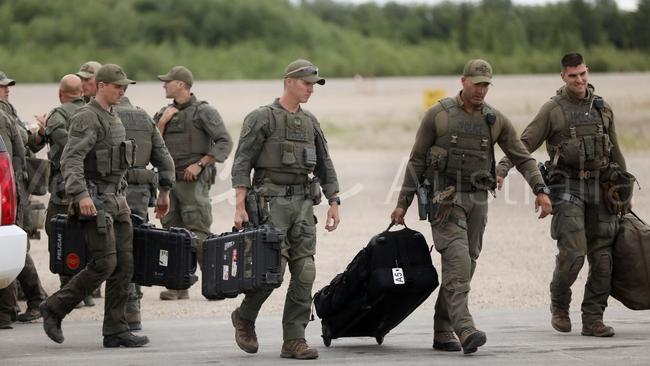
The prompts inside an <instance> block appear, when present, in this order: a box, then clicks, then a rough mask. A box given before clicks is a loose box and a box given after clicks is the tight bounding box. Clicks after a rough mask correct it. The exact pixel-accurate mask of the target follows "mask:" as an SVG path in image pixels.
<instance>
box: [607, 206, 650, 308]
mask: <svg viewBox="0 0 650 366" xmlns="http://www.w3.org/2000/svg"><path fill="white" fill-rule="evenodd" d="M619 223H620V226H619V229H618V233H617V235H616V240H615V241H614V248H613V251H612V257H613V261H614V263H613V268H612V288H611V294H612V297H614V298H615V299H616V300H618V301H620V302H622V303H623V305H625V306H627V307H628V308H630V309H632V310H646V309H650V226H648V224H646V223H645V222H644V221H643V220H641V219H640V218H639V217H638V216H637V215H636V214H634V213H632V214H627V215H625V216H623V218H621V219H620V221H619Z"/></svg>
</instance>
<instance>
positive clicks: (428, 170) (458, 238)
mask: <svg viewBox="0 0 650 366" xmlns="http://www.w3.org/2000/svg"><path fill="white" fill-rule="evenodd" d="M460 80H461V84H462V90H461V91H460V93H458V94H457V95H456V97H454V98H444V99H441V100H440V101H439V102H438V103H437V104H436V105H434V106H433V107H431V108H430V109H429V110H428V111H427V112H426V114H425V115H424V118H423V119H422V122H421V124H420V128H419V130H418V132H417V135H416V138H415V143H414V145H413V148H412V150H411V156H410V159H409V162H408V166H407V168H406V174H405V175H404V182H403V183H402V189H401V191H400V194H399V197H398V200H397V207H396V208H395V209H394V210H393V212H392V214H391V220H392V221H393V222H395V223H397V224H404V215H405V214H406V210H407V209H408V207H409V206H410V204H411V202H412V201H413V196H414V193H415V191H416V188H418V187H421V186H424V187H428V189H429V197H434V200H435V202H436V203H435V204H436V205H437V206H436V208H435V213H434V214H430V217H428V219H429V222H430V224H431V231H432V234H433V242H434V245H435V247H436V250H437V251H438V252H439V253H440V256H441V263H442V275H441V278H442V280H441V285H440V291H439V292H438V299H437V301H436V305H435V314H434V317H433V348H434V349H436V350H439V351H447V352H454V351H460V350H461V349H462V350H463V353H465V354H468V353H474V352H476V351H477V350H478V347H481V346H483V345H484V344H485V343H486V342H487V336H486V335H485V333H484V332H483V331H480V330H478V329H476V326H475V324H474V319H473V318H472V315H471V314H470V312H469V307H468V297H469V291H470V283H471V281H472V276H473V274H474V270H475V269H476V264H477V262H476V261H477V259H478V257H479V254H480V253H481V248H482V244H483V232H484V230H485V223H486V222H487V203H488V192H494V189H495V188H496V176H495V159H494V144H495V143H498V144H499V146H500V147H501V149H502V150H503V152H504V153H505V154H506V155H507V156H508V157H509V158H510V159H511V160H512V162H513V163H514V164H515V165H516V166H517V169H518V170H519V172H520V173H521V174H522V175H523V176H524V178H525V179H526V180H527V182H528V184H529V185H530V187H531V188H532V190H533V192H534V193H535V194H536V199H535V211H536V212H537V211H539V209H540V208H541V213H540V215H539V217H540V218H543V217H545V216H547V215H548V214H549V213H550V212H551V201H550V198H549V196H548V187H546V185H545V184H544V181H543V180H542V176H541V174H540V172H539V169H537V165H536V162H535V159H533V158H532V157H531V156H530V154H529V153H528V151H527V150H526V148H525V147H524V146H523V144H522V143H521V141H519V139H518V136H517V132H516V131H515V129H514V127H513V126H512V123H510V121H509V120H508V119H507V118H506V117H505V116H504V115H503V114H501V113H500V112H499V111H498V110H496V109H494V108H493V107H492V106H490V105H488V104H487V103H485V102H484V99H485V96H486V95H487V92H488V89H489V86H490V84H491V83H492V66H490V64H489V63H488V62H487V61H485V60H481V59H475V60H470V61H468V62H467V63H466V64H465V67H464V68H463V75H462V77H461V78H460ZM425 181H428V182H429V183H430V185H423V182H425ZM423 203H424V204H427V205H431V204H433V203H432V201H431V200H429V201H428V202H423ZM428 211H429V212H434V210H433V209H430V210H428ZM431 216H433V217H431Z"/></svg>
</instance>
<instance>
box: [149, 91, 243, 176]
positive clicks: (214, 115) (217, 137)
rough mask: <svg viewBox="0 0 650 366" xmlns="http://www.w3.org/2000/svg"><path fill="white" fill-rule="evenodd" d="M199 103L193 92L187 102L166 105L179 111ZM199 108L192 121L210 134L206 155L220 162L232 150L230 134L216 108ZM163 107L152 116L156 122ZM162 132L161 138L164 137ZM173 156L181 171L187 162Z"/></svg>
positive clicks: (161, 113)
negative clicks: (209, 143)
mask: <svg viewBox="0 0 650 366" xmlns="http://www.w3.org/2000/svg"><path fill="white" fill-rule="evenodd" d="M197 103H200V102H199V100H198V99H197V98H196V96H195V95H194V94H192V98H191V99H190V100H189V101H188V102H187V103H183V104H178V103H176V101H174V102H173V103H172V104H169V105H168V106H174V107H176V108H177V109H178V110H179V111H182V110H183V109H185V108H188V107H190V106H192V105H194V104H197ZM199 108H200V110H199V111H198V113H197V117H198V118H196V119H195V120H194V121H192V123H196V124H198V126H197V127H198V128H200V129H201V130H203V131H204V132H205V133H206V134H208V135H209V136H210V139H211V140H212V144H211V146H210V149H209V150H208V151H207V153H206V155H210V156H212V157H213V158H214V159H215V160H216V161H218V162H220V163H222V162H224V161H225V160H226V159H227V158H228V154H230V152H231V151H232V144H233V143H232V138H231V137H230V134H229V133H228V131H227V130H226V126H225V124H224V123H223V120H222V119H221V116H220V115H219V112H217V110H216V109H215V108H214V107H212V106H210V105H207V104H205V105H204V106H202V107H199ZM165 109H167V107H163V108H162V109H161V110H160V111H158V113H156V114H155V115H154V117H153V119H154V121H155V122H156V124H157V123H158V121H160V117H162V115H163V112H165ZM164 136H165V135H164V134H163V138H164ZM172 157H173V158H174V164H176V170H177V171H180V172H182V171H183V170H184V169H185V168H186V167H187V166H189V164H181V163H179V162H178V161H177V160H176V157H175V156H173V155H172Z"/></svg>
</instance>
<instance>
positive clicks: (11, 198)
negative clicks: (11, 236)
mask: <svg viewBox="0 0 650 366" xmlns="http://www.w3.org/2000/svg"><path fill="white" fill-rule="evenodd" d="M0 196H1V197H0V199H2V212H1V213H0V217H1V218H2V220H0V225H12V224H13V223H14V222H15V221H16V206H17V204H18V202H17V199H16V184H15V182H14V169H13V168H12V167H11V157H10V156H9V154H8V153H6V152H2V153H0Z"/></svg>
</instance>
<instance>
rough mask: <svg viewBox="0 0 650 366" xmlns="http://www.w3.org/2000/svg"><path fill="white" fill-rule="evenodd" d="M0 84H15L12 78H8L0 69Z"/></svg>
mask: <svg viewBox="0 0 650 366" xmlns="http://www.w3.org/2000/svg"><path fill="white" fill-rule="evenodd" d="M0 85H2V86H12V85H16V81H15V80H14V79H9V78H8V77H7V74H5V73H4V72H2V71H0Z"/></svg>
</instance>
